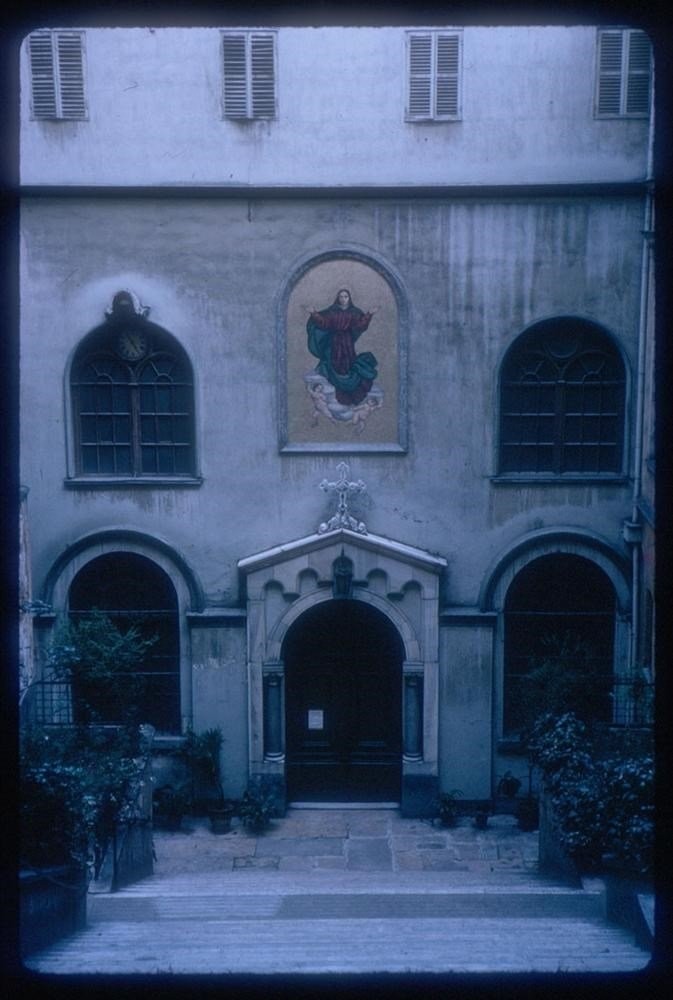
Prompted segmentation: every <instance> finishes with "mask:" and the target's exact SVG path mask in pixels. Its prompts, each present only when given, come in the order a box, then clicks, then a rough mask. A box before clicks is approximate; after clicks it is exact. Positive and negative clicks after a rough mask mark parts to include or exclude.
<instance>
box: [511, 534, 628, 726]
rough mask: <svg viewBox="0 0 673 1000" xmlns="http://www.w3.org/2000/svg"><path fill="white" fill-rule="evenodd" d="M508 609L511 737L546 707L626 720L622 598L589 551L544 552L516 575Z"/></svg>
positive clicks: (557, 711)
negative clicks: (617, 661) (618, 683)
mask: <svg viewBox="0 0 673 1000" xmlns="http://www.w3.org/2000/svg"><path fill="white" fill-rule="evenodd" d="M504 611H505V614H504V621H505V674H504V691H503V720H502V727H503V733H504V734H505V735H507V734H513V733H516V732H520V731H521V730H522V729H526V728H527V727H528V726H530V725H531V724H532V723H533V722H534V721H535V718H536V717H537V716H538V715H540V714H542V713H543V712H545V711H550V712H553V713H554V714H558V715H561V714H563V713H564V712H575V713H576V714H578V715H580V716H581V717H582V718H585V719H586V720H587V721H588V720H589V719H591V720H593V721H597V722H618V721H623V720H622V718H621V714H622V713H621V708H620V706H618V705H617V704H616V702H615V699H614V680H615V678H614V671H613V655H614V630H615V613H616V596H615V591H614V587H613V585H612V583H611V581H610V580H609V578H608V577H607V576H606V574H605V573H604V572H603V570H602V569H600V568H599V567H598V566H596V565H595V564H594V563H593V562H591V561H590V560H588V559H586V558H584V557H582V556H576V555H571V554H567V553H558V554H557V555H549V556H541V557H540V558H538V559H535V560H533V562H531V563H529V564H528V565H527V566H526V567H524V569H522V570H521V571H520V572H519V573H518V574H517V576H516V577H515V578H514V580H513V581H512V583H511V585H510V587H509V590H508V591H507V598H506V601H505V609H504ZM618 709H619V711H618Z"/></svg>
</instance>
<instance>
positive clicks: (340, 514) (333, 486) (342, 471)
mask: <svg viewBox="0 0 673 1000" xmlns="http://www.w3.org/2000/svg"><path fill="white" fill-rule="evenodd" d="M337 472H338V473H339V478H338V479H337V480H336V482H334V483H330V482H328V481H327V480H326V479H323V481H322V482H321V484H320V489H321V490H325V492H326V493H329V492H330V491H331V490H334V491H335V492H336V494H337V496H338V498H339V499H338V503H337V509H336V514H335V515H334V517H330V519H329V521H323V523H322V524H321V525H320V527H319V528H318V534H320V535H322V534H324V533H325V532H326V531H335V530H336V529H337V528H350V530H351V531H359V532H360V534H361V535H366V534H367V528H366V526H365V523H364V521H358V520H356V518H354V517H351V515H350V514H349V513H348V498H349V496H355V495H356V494H358V493H362V492H364V490H366V489H367V487H366V486H365V484H364V483H363V482H362V480H361V479H358V481H357V482H356V483H350V482H349V481H348V477H349V475H350V468H349V467H348V464H347V463H346V462H339V464H338V465H337Z"/></svg>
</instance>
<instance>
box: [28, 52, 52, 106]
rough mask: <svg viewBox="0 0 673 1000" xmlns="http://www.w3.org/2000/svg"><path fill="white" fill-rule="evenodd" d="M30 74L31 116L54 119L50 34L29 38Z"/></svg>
mask: <svg viewBox="0 0 673 1000" xmlns="http://www.w3.org/2000/svg"><path fill="white" fill-rule="evenodd" d="M30 72H31V77H32V84H33V114H34V115H35V117H36V118H56V81H55V78H54V59H53V53H52V46H51V35H50V34H35V35H31V36H30Z"/></svg>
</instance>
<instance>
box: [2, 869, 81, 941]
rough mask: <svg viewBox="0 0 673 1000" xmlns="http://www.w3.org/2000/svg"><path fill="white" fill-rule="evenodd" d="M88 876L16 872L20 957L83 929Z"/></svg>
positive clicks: (66, 872)
mask: <svg viewBox="0 0 673 1000" xmlns="http://www.w3.org/2000/svg"><path fill="white" fill-rule="evenodd" d="M86 894H87V873H86V871H82V870H80V869H73V868H69V867H58V868H45V869H42V870H41V871H37V872H32V871H30V872H26V871H22V872H19V911H20V912H19V941H20V948H21V955H22V956H24V957H25V956H26V955H30V954H31V953H32V952H34V951H39V950H40V949H41V948H46V947H47V946H48V945H50V944H53V943H54V942H55V941H59V940H60V939H61V938H63V937H66V936H67V935H68V934H73V933H74V932H75V931H78V930H81V929H82V928H83V927H85V926H86Z"/></svg>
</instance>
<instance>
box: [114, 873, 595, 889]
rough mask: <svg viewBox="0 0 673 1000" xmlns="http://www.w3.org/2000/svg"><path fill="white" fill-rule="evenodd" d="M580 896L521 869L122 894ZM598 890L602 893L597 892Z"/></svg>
mask: <svg viewBox="0 0 673 1000" xmlns="http://www.w3.org/2000/svg"><path fill="white" fill-rule="evenodd" d="M503 889H507V890H508V891H510V892H536V893H576V892H582V891H584V890H582V889H578V888H575V887H573V886H570V885H567V884H564V883H562V882H559V880H558V879H553V878H546V877H544V876H541V875H538V874H537V873H536V872H527V871H521V870H520V869H504V868H501V869H496V870H493V871H489V873H488V876H487V877H484V875H483V873H480V872H478V871H450V872H444V871H409V872H376V871H373V872H353V871H336V872H335V871H327V870H325V871H319V870H314V871H310V872H301V871H298V872H281V871H270V870H268V869H253V868H251V869H241V870H238V871H208V872H181V873H176V874H173V875H161V874H157V875H152V876H150V877H148V878H145V879H142V880H141V881H140V882H136V883H135V884H134V885H130V886H127V887H125V888H124V889H123V890H122V891H121V892H120V893H119V894H118V895H120V896H121V895H122V894H123V895H124V896H132V895H137V896H164V895H185V896H197V895H222V894H224V895H227V894H232V895H236V894H238V893H262V894H265V893H267V894H275V893H280V894H285V895H288V894H289V895H291V894H295V893H299V894H303V893H306V894H309V893H316V892H317V893H328V894H333V893H342V892H347V893H407V892H412V893H421V892H422V893H452V892H465V891H469V892H475V893H491V892H502V891H503ZM592 891H598V890H592Z"/></svg>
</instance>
